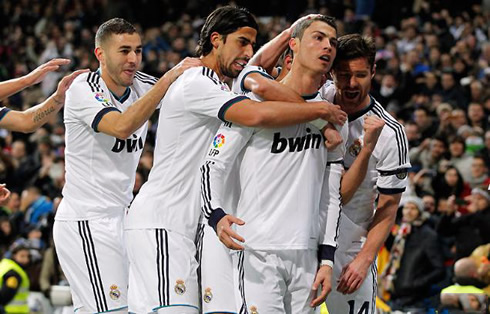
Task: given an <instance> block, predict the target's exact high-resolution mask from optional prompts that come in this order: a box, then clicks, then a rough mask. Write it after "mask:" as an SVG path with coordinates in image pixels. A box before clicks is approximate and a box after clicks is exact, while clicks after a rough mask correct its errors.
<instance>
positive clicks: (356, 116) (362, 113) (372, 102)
mask: <svg viewBox="0 0 490 314" xmlns="http://www.w3.org/2000/svg"><path fill="white" fill-rule="evenodd" d="M369 98H370V99H371V102H370V103H369V105H368V106H367V107H365V108H364V109H361V110H360V111H358V112H355V113H353V114H350V115H349V122H351V121H354V120H356V119H357V118H359V117H361V116H363V115H364V114H365V113H366V112H368V111H369V110H371V109H373V107H374V98H373V97H371V96H369Z"/></svg>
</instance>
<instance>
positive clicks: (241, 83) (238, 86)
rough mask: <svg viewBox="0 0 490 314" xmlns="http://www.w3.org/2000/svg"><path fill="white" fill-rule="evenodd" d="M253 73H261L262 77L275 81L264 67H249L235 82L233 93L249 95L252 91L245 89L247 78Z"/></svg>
mask: <svg viewBox="0 0 490 314" xmlns="http://www.w3.org/2000/svg"><path fill="white" fill-rule="evenodd" d="M252 73H259V74H260V75H262V76H264V77H266V78H268V79H271V80H273V79H274V78H273V77H272V76H270V75H269V73H267V71H265V70H264V69H263V68H262V67H259V66H255V65H247V66H246V67H245V68H244V69H243V70H242V72H240V74H239V75H238V77H237V78H236V79H234V80H233V86H232V91H233V92H235V93H237V94H247V93H250V92H251V90H249V89H247V88H245V78H246V77H247V76H249V75H250V74H252Z"/></svg>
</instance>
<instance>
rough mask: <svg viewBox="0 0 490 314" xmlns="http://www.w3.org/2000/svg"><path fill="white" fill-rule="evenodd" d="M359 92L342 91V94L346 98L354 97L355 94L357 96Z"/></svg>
mask: <svg viewBox="0 0 490 314" xmlns="http://www.w3.org/2000/svg"><path fill="white" fill-rule="evenodd" d="M360 94H361V92H360V91H357V90H356V91H344V96H345V97H346V98H347V99H354V98H356V97H357V96H359V95H360Z"/></svg>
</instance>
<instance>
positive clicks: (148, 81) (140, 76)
mask: <svg viewBox="0 0 490 314" xmlns="http://www.w3.org/2000/svg"><path fill="white" fill-rule="evenodd" d="M157 81H158V78H156V77H154V76H152V75H149V74H146V73H143V72H140V71H136V74H135V75H134V81H133V84H134V85H149V86H153V85H155V83H156V82H157Z"/></svg>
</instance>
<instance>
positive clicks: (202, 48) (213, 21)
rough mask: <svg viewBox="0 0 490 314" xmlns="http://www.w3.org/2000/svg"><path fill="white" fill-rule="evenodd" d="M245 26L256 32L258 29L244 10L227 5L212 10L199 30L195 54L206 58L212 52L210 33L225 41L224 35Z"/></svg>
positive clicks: (251, 17) (255, 22) (253, 19)
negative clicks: (215, 33)
mask: <svg viewBox="0 0 490 314" xmlns="http://www.w3.org/2000/svg"><path fill="white" fill-rule="evenodd" d="M247 26H248V27H251V28H253V29H256V30H258V29H259V26H258V25H257V21H255V18H254V17H253V16H252V14H251V13H250V12H249V11H248V10H247V9H245V8H238V7H234V6H230V5H227V6H224V7H221V8H218V9H216V10H214V11H213V12H211V14H209V15H208V17H207V18H206V22H205V23H204V26H203V27H202V29H201V36H200V37H199V42H198V44H197V48H196V54H197V55H198V56H206V55H208V54H209V53H210V52H211V51H212V50H213V45H212V44H211V34H212V33H214V32H217V33H218V34H220V35H221V36H223V38H224V40H225V41H226V35H228V34H231V33H233V32H235V31H237V30H238V29H239V28H241V27H247Z"/></svg>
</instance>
